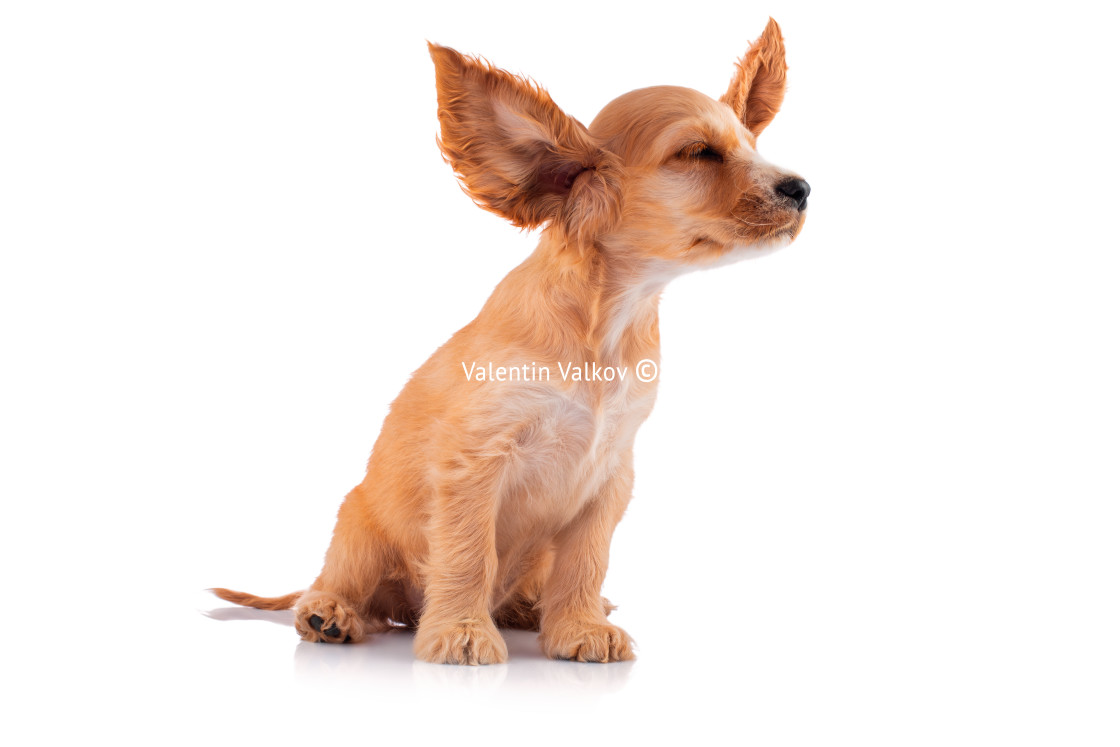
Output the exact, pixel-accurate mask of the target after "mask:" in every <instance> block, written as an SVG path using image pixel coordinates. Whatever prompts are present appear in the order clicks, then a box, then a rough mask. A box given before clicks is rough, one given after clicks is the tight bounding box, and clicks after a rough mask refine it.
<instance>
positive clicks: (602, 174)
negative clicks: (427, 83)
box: [428, 44, 621, 244]
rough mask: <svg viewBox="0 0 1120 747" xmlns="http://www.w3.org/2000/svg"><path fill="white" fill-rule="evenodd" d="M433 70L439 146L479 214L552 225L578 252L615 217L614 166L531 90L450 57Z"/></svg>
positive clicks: (450, 53)
mask: <svg viewBox="0 0 1120 747" xmlns="http://www.w3.org/2000/svg"><path fill="white" fill-rule="evenodd" d="M428 48H429V51H430V52H431V55H432V60H433V61H434V62H435V66H436V93H437V97H438V100H439V124H440V139H439V146H440V149H441V150H442V151H443V155H444V158H445V159H446V160H447V162H448V163H450V164H451V167H452V168H453V169H455V173H456V174H457V175H458V176H459V179H460V180H461V182H462V184H463V189H464V191H466V193H467V194H468V195H470V196H471V199H473V200H474V201H475V202H476V203H477V204H478V205H479V206H480V207H484V208H486V209H487V210H490V211H492V212H495V213H497V214H498V215H501V216H504V217H506V218H508V219H509V220H511V221H513V223H514V224H515V225H518V226H521V227H523V228H534V227H536V226H539V225H541V224H542V223H545V222H546V221H549V220H552V221H554V223H555V224H557V225H560V226H561V227H562V228H564V230H565V231H566V232H567V233H568V235H569V237H570V238H571V239H573V240H575V242H576V243H577V244H583V243H585V242H589V241H591V240H592V238H593V234H594V233H595V232H597V231H598V230H601V229H603V228H605V227H606V225H607V224H608V223H610V222H612V221H613V220H614V219H615V218H616V217H617V215H618V211H619V207H620V201H621V197H620V195H621V188H620V179H619V173H618V159H617V158H616V157H615V156H614V155H613V154H611V153H609V152H608V151H605V150H603V149H602V148H600V147H599V146H598V145H597V144H596V142H595V140H594V139H593V138H592V137H591V135H590V134H589V133H588V131H587V128H586V127H584V126H583V125H582V124H580V123H579V122H577V121H576V120H575V119H573V118H571V117H569V116H568V115H567V114H565V113H564V112H563V111H561V110H560V107H558V106H556V104H555V103H553V101H552V98H551V97H550V96H549V95H548V94H547V93H545V92H544V91H543V90H542V89H541V88H540V87H539V86H537V85H536V84H534V83H532V82H530V81H527V80H525V79H524V78H520V77H518V76H516V75H511V74H510V73H507V72H506V71H504V70H498V69H497V68H495V67H493V66H491V65H489V64H487V63H486V62H483V61H481V60H477V59H472V58H469V57H464V56H463V55H461V54H459V53H458V52H456V51H455V50H453V49H449V48H448V47H441V46H439V45H436V44H429V45H428Z"/></svg>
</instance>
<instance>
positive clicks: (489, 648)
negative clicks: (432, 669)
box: [415, 620, 507, 665]
mask: <svg viewBox="0 0 1120 747" xmlns="http://www.w3.org/2000/svg"><path fill="white" fill-rule="evenodd" d="M415 649H416V655H417V656H418V657H419V658H421V659H423V660H424V661H430V662H432V663H433V664H471V665H475V664H501V663H502V662H504V661H505V660H506V657H507V652H506V642H505V641H504V640H502V635H501V633H499V632H498V629H497V628H496V627H494V623H493V621H491V620H485V621H481V622H475V621H471V622H457V623H425V622H424V621H423V620H421V621H420V629H419V630H418V631H417V632H416V643H415Z"/></svg>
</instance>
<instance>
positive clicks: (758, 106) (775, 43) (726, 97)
mask: <svg viewBox="0 0 1120 747" xmlns="http://www.w3.org/2000/svg"><path fill="white" fill-rule="evenodd" d="M786 69H787V68H786V48H785V45H784V44H783V43H782V30H781V29H780V28H778V23H777V21H775V20H774V19H773V18H771V19H770V22H769V23H767V24H766V29H765V30H764V31H763V32H762V36H760V37H759V38H758V41H756V42H755V43H754V44H752V45H751V46H750V49H748V50H747V53H746V54H745V55H743V59H741V60H739V62H738V63H737V65H736V70H735V75H734V77H732V78H731V85H729V86H728V87H727V93H725V94H723V96H722V97H721V98H720V101H722V102H723V103H725V104H727V105H728V106H730V107H731V108H732V109H733V110H734V111H735V115H736V116H737V117H739V120H740V121H742V123H743V124H744V125H746V127H747V129H748V130H750V131H751V132H752V133H753V134H754V135H755V136H756V137H757V136H758V135H759V133H761V132H762V131H763V130H764V129H765V128H766V125H768V124H770V122H771V121H772V120H773V119H774V115H775V114H777V113H778V109H780V108H781V107H782V99H783V98H785V95H786Z"/></svg>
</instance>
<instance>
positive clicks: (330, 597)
mask: <svg viewBox="0 0 1120 747" xmlns="http://www.w3.org/2000/svg"><path fill="white" fill-rule="evenodd" d="M429 46H430V51H431V56H432V59H433V60H434V62H435V68H436V89H437V98H438V101H439V122H440V132H441V136H440V139H439V145H440V148H441V149H442V151H443V154H444V157H445V158H446V160H447V161H448V162H449V163H450V164H451V167H452V168H453V169H454V170H455V173H456V174H457V175H458V177H459V179H460V180H461V182H462V185H463V188H464V190H465V191H466V192H467V194H469V195H470V197H471V198H472V199H473V200H474V201H475V202H476V203H477V204H478V205H479V206H480V207H483V208H485V209H487V210H490V211H492V212H494V213H497V214H498V215H501V216H503V217H504V218H507V219H508V220H510V221H511V222H512V223H514V225H517V226H520V227H523V228H535V227H538V226H544V229H543V231H542V233H541V241H540V245H539V246H538V247H537V249H536V251H535V252H533V254H532V255H531V256H530V257H529V258H528V259H526V260H525V261H524V262H523V263H522V264H521V265H520V266H518V267H517V268H516V269H514V270H513V271H512V272H511V273H510V274H509V275H508V276H506V278H505V279H504V280H503V281H502V282H501V283H500V284H499V285H498V287H497V288H496V289H495V290H494V294H493V295H492V296H491V297H490V299H489V300H488V301H487V302H486V304H485V306H484V307H483V308H482V311H481V312H480V313H479V315H478V317H477V318H475V320H474V321H472V322H471V323H470V324H468V325H467V326H466V327H464V328H463V329H461V330H459V332H457V333H456V334H455V335H454V336H453V337H452V338H451V340H449V341H448V342H447V343H446V344H445V345H444V346H443V347H441V348H440V349H439V350H437V351H436V352H435V354H434V355H433V356H432V357H431V358H430V359H429V360H428V361H427V363H425V364H424V365H423V366H421V367H420V369H419V370H418V371H416V373H415V374H414V375H413V377H412V379H411V380H410V381H409V382H408V384H407V385H406V386H405V388H404V390H403V391H402V392H401V394H400V396H399V397H397V399H396V401H395V402H394V403H393V405H392V408H391V410H390V412H389V415H388V417H386V419H385V423H384V425H383V427H382V430H381V435H380V437H379V438H378V440H377V443H376V444H375V446H374V449H373V455H372V456H371V458H370V460H369V469H368V473H367V474H366V477H365V479H364V480H363V481H362V483H361V484H360V485H358V486H357V487H356V488H354V489H353V490H352V491H351V492H350V493H349V494H348V495H347V496H346V500H345V501H344V502H343V504H342V507H341V509H340V510H339V512H338V523H337V526H336V528H335V531H334V536H333V539H332V540H331V544H330V547H329V549H328V550H327V555H326V562H325V565H324V567H323V571H322V573H321V574H320V575H319V577H318V579H316V580H315V583H313V584H312V585H311V588H310V589H308V590H306V591H302V592H296V593H293V594H289V595H287V596H283V597H274V598H262V597H257V596H253V595H250V594H244V593H241V592H234V591H230V590H228V589H215V590H214V592H215V593H216V594H217V595H218V596H219V597H221V598H222V599H225V600H227V601H230V602H235V603H238V604H244V605H248V606H252V607H257V608H261V609H287V608H289V607H292V606H294V607H295V609H296V629H297V630H298V631H299V634H300V636H301V637H302V638H303V639H304V640H308V641H322V642H326V643H345V642H348V641H360V640H362V639H363V638H364V637H365V636H367V635H369V634H371V633H376V632H378V631H383V630H387V629H389V628H391V627H395V626H408V627H413V628H415V629H416V636H415V651H416V655H417V656H418V657H420V658H421V659H424V660H426V661H430V662H442V663H448V664H493V663H496V662H502V661H505V659H506V645H505V643H504V642H503V640H502V636H501V635H500V633H499V632H498V629H499V627H509V628H522V629H528V630H539V631H540V644H541V648H542V649H543V651H544V653H545V654H546V655H548V656H550V657H555V658H560V659H575V660H578V661H594V662H610V661H621V660H626V659H631V658H633V643H632V641H631V639H630V637H629V636H628V635H627V634H626V633H625V632H624V631H623V630H622V629H621V628H619V627H617V626H615V625H612V624H611V623H610V622H608V621H607V615H608V614H609V612H610V611H611V609H613V608H612V607H611V605H610V603H609V602H607V601H606V600H605V599H603V598H602V597H601V596H600V588H601V586H602V583H603V577H604V575H605V574H606V570H607V555H608V548H609V546H610V541H611V535H612V533H613V532H614V528H615V525H616V524H617V523H618V521H619V519H620V518H621V517H622V514H623V511H625V509H626V505H627V503H628V502H629V500H630V492H631V485H632V483H633V466H632V465H633V456H632V447H633V443H634V436H635V433H636V432H637V430H638V426H639V425H641V423H642V421H644V420H645V419H646V417H647V416H648V415H649V413H650V409H651V408H652V407H653V401H654V395H655V392H656V386H657V383H656V378H655V377H654V376H651V373H652V372H654V371H655V370H656V365H657V363H658V361H659V341H658V318H657V305H658V298H659V296H660V293H661V291H662V289H663V288H664V287H665V284H666V283H668V282H669V281H670V280H671V279H673V278H674V277H676V276H678V275H680V274H682V273H685V272H689V271H691V270H695V269H699V268H704V267H712V266H714V265H719V264H724V263H727V262H732V261H736V260H740V259H746V258H748V257H752V256H756V255H759V254H762V253H765V252H768V251H770V250H773V249H776V248H779V247H782V246H785V245H787V244H789V243H790V242H791V241H792V240H793V239H794V238H795V237H796V236H797V234H798V232H799V231H800V230H801V227H802V225H803V224H804V221H805V209H806V201H807V198H808V195H809V185H808V184H807V183H806V182H805V181H804V180H803V179H801V178H800V177H798V176H796V175H794V174H793V173H791V172H789V171H785V170H783V169H780V168H778V167H776V166H773V165H772V164H770V163H768V162H766V161H765V160H763V159H762V158H761V157H760V156H759V155H758V152H757V151H756V139H757V138H758V136H759V134H760V133H761V132H762V130H763V129H765V128H766V126H767V125H769V124H770V122H771V120H772V119H773V118H774V115H775V114H777V112H778V108H779V106H780V105H781V103H782V98H783V96H784V93H785V79H786V63H785V49H784V47H783V44H782V36H781V31H780V30H779V28H778V24H777V23H775V22H774V21H773V19H771V20H770V22H769V24H768V25H767V26H766V29H765V31H763V33H762V36H761V37H760V38H759V39H758V41H757V42H755V43H754V44H753V45H752V46H751V47H750V49H749V50H748V51H747V53H746V55H744V57H743V58H742V59H741V60H740V61H739V63H738V65H737V67H736V70H735V73H734V76H733V77H732V79H731V84H730V86H729V87H728V89H727V92H726V93H725V94H724V95H723V96H722V97H721V98H720V99H719V101H716V100H713V99H711V98H709V97H707V96H705V95H704V94H702V93H698V92H696V91H693V90H691V89H687V88H676V87H672V86H661V87H654V88H645V89H641V90H638V91H632V92H630V93H627V94H625V95H623V96H620V97H619V98H617V99H615V100H614V101H612V102H611V103H609V104H607V106H606V108H605V109H603V111H602V112H601V113H600V114H599V116H598V117H596V118H595V120H594V121H593V122H592V123H591V126H590V127H584V126H583V125H582V124H580V123H579V122H578V121H576V120H575V119H573V118H571V117H569V116H568V115H566V114H565V113H564V112H563V111H561V110H560V108H559V107H557V106H556V104H554V103H553V101H552V99H551V98H550V97H549V96H548V94H547V93H545V92H544V91H543V90H542V89H541V88H539V87H538V86H536V85H534V84H533V83H531V82H529V81H527V80H525V79H523V78H520V77H518V76H515V75H511V74H510V73H507V72H505V71H503V70H499V69H496V68H494V67H492V66H491V65H489V64H487V63H485V62H483V61H481V60H479V59H473V58H470V57H464V56H463V55H460V54H459V53H458V52H455V51H454V50H452V49H448V48H447V47H441V46H438V45H429ZM608 373H609V375H610V378H609V379H608Z"/></svg>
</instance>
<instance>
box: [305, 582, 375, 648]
mask: <svg viewBox="0 0 1120 747" xmlns="http://www.w3.org/2000/svg"><path fill="white" fill-rule="evenodd" d="M296 630H297V631H298V632H299V637H300V638H302V639H303V640H305V641H312V642H316V643H317V642H322V643H351V642H357V641H360V640H362V639H363V638H365V635H366V631H365V625H364V624H363V623H362V620H361V618H360V617H358V614H357V613H356V612H354V610H353V609H352V608H350V607H348V606H347V605H346V604H344V603H342V602H340V601H339V600H338V599H335V598H334V597H332V596H331V595H329V594H324V593H323V592H309V593H308V594H305V595H304V597H303V598H302V599H300V601H299V604H298V605H297V606H296Z"/></svg>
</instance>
